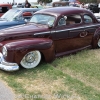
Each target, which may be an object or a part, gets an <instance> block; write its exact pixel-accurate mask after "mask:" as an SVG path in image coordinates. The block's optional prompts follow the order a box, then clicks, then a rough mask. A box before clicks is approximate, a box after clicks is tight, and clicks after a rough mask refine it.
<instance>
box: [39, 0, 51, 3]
mask: <svg viewBox="0 0 100 100" xmlns="http://www.w3.org/2000/svg"><path fill="white" fill-rule="evenodd" d="M40 1H41V2H42V3H51V2H52V0H38V3H39V2H40Z"/></svg>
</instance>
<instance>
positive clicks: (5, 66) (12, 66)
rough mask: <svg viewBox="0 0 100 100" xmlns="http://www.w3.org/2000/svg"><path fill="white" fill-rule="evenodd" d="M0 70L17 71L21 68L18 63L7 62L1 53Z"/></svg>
mask: <svg viewBox="0 0 100 100" xmlns="http://www.w3.org/2000/svg"><path fill="white" fill-rule="evenodd" d="M0 69H2V70H5V71H17V70H19V66H18V64H17V63H9V62H6V61H5V60H4V57H3V55H2V53H0Z"/></svg>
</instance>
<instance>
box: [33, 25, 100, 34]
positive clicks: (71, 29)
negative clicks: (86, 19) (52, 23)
mask: <svg viewBox="0 0 100 100" xmlns="http://www.w3.org/2000/svg"><path fill="white" fill-rule="evenodd" d="M98 25H100V24H96V25H90V26H84V27H77V28H70V29H65V30H58V31H48V32H40V33H35V34H34V35H40V34H48V33H53V32H54V33H55V32H56V33H57V32H63V31H73V30H77V29H80V28H89V27H90V29H94V28H91V27H93V26H98Z"/></svg>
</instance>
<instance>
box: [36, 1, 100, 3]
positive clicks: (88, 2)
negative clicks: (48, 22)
mask: <svg viewBox="0 0 100 100" xmlns="http://www.w3.org/2000/svg"><path fill="white" fill-rule="evenodd" d="M40 1H41V2H42V3H51V2H52V1H53V0H38V3H39V2H40ZM59 1H69V0H59ZM78 1H80V2H84V3H97V0H78ZM98 1H100V0H98Z"/></svg>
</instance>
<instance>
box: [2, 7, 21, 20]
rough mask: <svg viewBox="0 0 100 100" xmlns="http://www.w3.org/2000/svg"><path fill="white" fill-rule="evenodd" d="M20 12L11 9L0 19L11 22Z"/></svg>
mask: <svg viewBox="0 0 100 100" xmlns="http://www.w3.org/2000/svg"><path fill="white" fill-rule="evenodd" d="M20 12H21V11H20V10H18V9H11V10H9V11H7V12H6V13H5V14H4V15H2V17H1V18H3V19H7V20H8V21H12V20H13V19H14V18H15V17H16V16H18V15H19V13H20Z"/></svg>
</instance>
